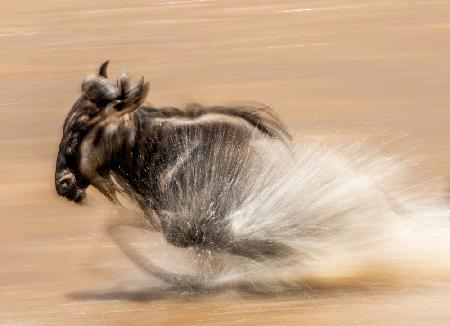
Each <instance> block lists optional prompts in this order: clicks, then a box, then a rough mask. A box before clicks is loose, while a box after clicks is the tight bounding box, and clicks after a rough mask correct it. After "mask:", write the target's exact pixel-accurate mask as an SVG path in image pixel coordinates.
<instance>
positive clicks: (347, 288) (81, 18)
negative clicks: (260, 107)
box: [0, 0, 450, 326]
mask: <svg viewBox="0 0 450 326" xmlns="http://www.w3.org/2000/svg"><path fill="white" fill-rule="evenodd" d="M0 9H1V10H0V59H1V60H0V78H1V79H0V262H1V265H0V266H1V267H0V293H1V296H0V325H62V324H64V325H67V326H68V325H80V324H84V325H149V324H152V325H155V324H156V325H157V324H172V325H184V324H186V325H187V324H193V323H197V324H203V325H212V324H224V325H229V324H244V325H245V324H247V325H253V324H266V325H273V324H300V323H303V324H307V325H308V324H314V325H321V324H333V325H353V324H354V325H361V324H363V325H380V324H382V325H448V324H449V323H450V310H449V309H448V302H449V299H450V288H449V285H448V284H447V283H442V282H440V281H439V280H440V278H437V279H436V281H429V280H427V281H426V282H424V281H423V280H420V278H418V279H417V280H416V282H414V281H411V282H408V283H407V284H406V285H405V284H403V285H402V286H393V285H391V284H383V282H381V284H380V282H379V280H373V283H377V284H376V285H373V284H371V283H370V282H369V283H366V284H359V283H356V284H355V283H352V282H348V283H345V284H341V285H339V286H333V287H330V286H328V287H325V288H321V289H308V290H305V291H303V292H298V293H290V294H285V295H278V296H262V295H256V294H254V293H252V294H250V293H241V292H220V293H200V294H199V293H196V294H192V293H186V292H183V291H174V290H168V289H164V288H162V287H161V285H160V284H157V283H155V282H154V281H152V280H149V279H147V278H146V276H145V275H142V274H140V273H139V272H138V271H136V269H135V267H134V266H133V265H131V264H130V263H129V262H128V261H127V260H126V259H125V258H123V257H122V256H121V254H120V253H119V252H118V250H117V249H116V247H115V246H114V245H113V244H112V243H111V242H110V240H109V239H108V238H107V237H106V236H105V235H104V231H103V224H104V221H105V220H106V219H108V217H109V216H110V215H111V214H112V212H113V209H112V207H111V205H110V204H109V203H108V202H107V201H106V200H104V199H103V198H102V197H100V196H99V195H97V194H96V192H95V191H94V190H90V193H89V195H91V196H90V197H91V199H90V201H89V204H88V205H87V206H84V207H79V206H76V205H74V204H71V203H69V202H67V201H65V200H64V199H61V198H58V197H57V196H56V194H55V191H54V189H53V173H54V159H55V155H56V151H57V144H58V142H59V137H60V135H61V126H62V122H63V119H64V117H65V115H66V113H67V111H68V110H69V108H70V106H71V104H72V103H73V101H74V100H75V99H76V98H77V96H78V94H79V87H80V82H81V80H82V78H83V77H84V76H85V75H87V74H89V73H92V72H94V71H95V69H96V68H97V66H98V64H99V63H100V62H102V61H104V60H105V59H110V60H111V69H112V70H111V75H112V76H115V75H118V74H119V73H120V72H121V71H122V70H124V69H125V70H127V71H129V73H130V75H131V76H135V78H136V79H137V78H138V77H140V76H141V75H144V76H145V77H146V78H147V79H148V80H150V81H151V91H150V96H149V98H148V99H149V101H150V102H151V103H152V104H153V105H169V104H170V105H180V104H182V103H186V102H191V101H198V102H201V103H204V104H215V103H224V102H227V101H233V100H256V101H259V102H263V103H266V104H269V105H271V106H273V107H274V108H275V109H276V110H277V111H278V112H279V114H280V115H281V117H282V118H283V119H284V120H285V121H287V122H288V124H289V125H290V126H291V127H292V128H293V129H298V130H302V128H303V127H305V126H307V127H308V128H309V127H310V126H311V125H313V126H314V128H315V129H316V130H326V131H329V130H332V131H335V132H336V133H337V134H342V133H344V134H345V133H348V132H349V131H354V130H356V131H357V133H358V134H364V133H365V132H367V133H371V134H373V133H375V134H376V133H379V134H382V135H383V137H388V138H389V137H391V135H392V137H404V135H407V136H408V137H410V139H411V140H410V142H411V144H413V145H414V146H417V148H420V151H421V153H423V154H424V156H426V157H428V159H427V162H428V166H427V168H429V169H430V170H432V171H433V173H435V174H436V175H442V176H444V177H449V176H450V151H449V150H448V141H449V140H450V92H449V90H450V77H449V68H450V64H449V60H448V58H449V55H450V18H449V17H450V3H449V2H448V1H439V0H427V1H413V0H406V1H393V0H391V1H369V0H364V1H351V0H339V1H334V0H323V1H322V0H321V1H309V0H305V1H288V0H281V1H261V0H258V1H257V0H255V1H249V0H244V1H233V0H228V1H224V0H221V1H213V0H180V1H178V0H175V1H143V0H129V1H126V2H122V1H115V0H108V1H106V0H105V1H103V0H102V1H57V0H53V1H49V0H40V1H33V2H32V1H20V0H3V1H2V2H1V4H0ZM375 281H377V282H375ZM387 283H389V282H387Z"/></svg>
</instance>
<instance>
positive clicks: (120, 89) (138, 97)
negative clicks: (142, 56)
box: [55, 61, 148, 203]
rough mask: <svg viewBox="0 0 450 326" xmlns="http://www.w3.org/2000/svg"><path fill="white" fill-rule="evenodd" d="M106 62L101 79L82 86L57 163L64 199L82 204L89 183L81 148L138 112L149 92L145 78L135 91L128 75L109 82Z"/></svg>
mask: <svg viewBox="0 0 450 326" xmlns="http://www.w3.org/2000/svg"><path fill="white" fill-rule="evenodd" d="M108 63H109V61H106V62H104V63H103V64H102V65H101V66H100V69H99V72H98V74H97V75H93V76H89V77H88V78H86V79H85V80H84V81H83V83H82V85H81V96H80V97H79V99H78V100H77V101H76V102H75V104H74V105H73V107H72V109H71V110H70V112H69V114H68V115H67V117H66V120H65V122H64V128H63V136H62V139H61V142H60V144H59V152H58V156H57V160H56V172H55V186H56V191H57V193H58V194H59V195H60V196H64V197H66V198H67V199H69V200H72V201H74V202H78V203H79V202H81V201H82V200H83V199H84V197H85V192H86V191H85V189H86V188H87V187H88V186H89V180H88V179H87V178H86V177H85V176H83V175H82V173H81V172H80V169H79V164H80V160H81V157H80V144H81V143H82V141H83V139H84V137H85V136H86V135H87V134H88V133H89V132H90V131H91V130H92V129H93V128H95V126H96V125H97V124H99V123H102V122H104V121H106V119H108V118H109V117H111V116H114V115H116V116H120V115H123V114H126V113H128V112H131V111H132V110H134V109H136V108H138V107H139V106H140V105H141V104H142V102H143V101H144V99H145V96H146V95H147V92H148V83H144V79H143V78H142V79H141V80H140V82H139V83H138V84H137V85H135V86H134V87H130V86H129V82H128V78H127V76H126V75H125V74H124V75H122V76H121V77H120V78H118V79H117V83H116V84H113V83H111V82H109V81H108V76H107V72H106V70H107V66H108Z"/></svg>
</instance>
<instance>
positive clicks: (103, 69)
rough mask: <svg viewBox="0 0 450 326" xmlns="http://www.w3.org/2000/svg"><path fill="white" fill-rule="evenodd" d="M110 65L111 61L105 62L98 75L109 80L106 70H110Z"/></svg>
mask: <svg viewBox="0 0 450 326" xmlns="http://www.w3.org/2000/svg"><path fill="white" fill-rule="evenodd" d="M108 63H109V60H106V61H105V62H103V63H102V65H101V66H100V69H99V70H98V74H99V75H100V76H102V77H105V78H108V74H107V72H106V69H107V68H108Z"/></svg>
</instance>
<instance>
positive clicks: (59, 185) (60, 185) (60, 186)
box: [56, 171, 77, 196]
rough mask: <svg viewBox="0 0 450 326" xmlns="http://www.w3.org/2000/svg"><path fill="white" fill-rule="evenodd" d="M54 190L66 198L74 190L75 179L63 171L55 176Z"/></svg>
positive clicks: (69, 173) (71, 174)
mask: <svg viewBox="0 0 450 326" xmlns="http://www.w3.org/2000/svg"><path fill="white" fill-rule="evenodd" d="M56 180H57V182H56V190H57V192H58V194H60V195H61V196H67V194H69V193H70V192H74V191H75V190H76V188H77V187H76V179H75V176H74V175H73V173H71V172H68V171H64V172H62V173H60V174H59V175H58V176H57V179H56Z"/></svg>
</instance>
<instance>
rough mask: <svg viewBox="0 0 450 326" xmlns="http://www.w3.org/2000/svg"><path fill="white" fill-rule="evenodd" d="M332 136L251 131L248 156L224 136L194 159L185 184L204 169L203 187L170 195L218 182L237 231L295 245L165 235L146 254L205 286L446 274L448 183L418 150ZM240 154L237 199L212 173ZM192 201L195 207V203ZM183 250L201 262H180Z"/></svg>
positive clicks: (197, 197)
mask: <svg viewBox="0 0 450 326" xmlns="http://www.w3.org/2000/svg"><path fill="white" fill-rule="evenodd" d="M326 139H327V138H326V137H325V138H324V137H298V138H297V141H296V143H295V145H294V146H293V148H290V149H288V148H286V147H285V146H283V145H280V144H279V143H277V142H273V141H268V140H263V139H260V138H256V137H255V140H254V141H253V143H252V146H251V148H252V151H251V153H252V155H253V158H252V159H250V160H248V155H247V154H248V153H247V152H246V154H245V155H242V156H239V155H238V156H236V153H235V152H236V150H243V149H236V148H233V147H232V144H231V145H230V146H225V147H224V146H220V147H218V149H217V151H218V152H217V153H216V154H217V155H216V156H215V155H212V156H211V157H210V159H209V160H206V163H205V164H199V165H198V166H195V167H192V166H191V167H189V169H190V172H189V173H190V174H191V177H192V180H193V181H192V182H193V183H189V182H187V183H185V186H186V185H188V186H189V184H195V183H196V182H198V180H200V179H201V180H202V182H203V183H204V182H205V181H204V180H205V175H206V176H208V178H207V179H208V180H209V181H208V182H207V183H206V184H203V188H202V189H203V190H201V191H198V189H199V187H198V185H197V186H196V187H194V188H195V189H197V192H183V196H184V197H187V198H182V199H181V198H173V200H174V205H175V204H176V203H175V201H176V202H177V204H179V203H180V201H182V202H184V203H186V202H188V203H189V202H192V203H193V204H195V203H202V204H204V201H205V200H206V201H208V200H211V199H210V197H208V196H209V195H208V194H210V193H212V192H213V193H217V192H216V191H212V189H217V188H220V189H222V192H221V201H222V205H230V206H232V207H233V209H232V210H231V211H230V212H229V213H228V214H227V216H226V221H227V222H228V223H229V225H230V227H231V231H232V234H233V235H234V237H235V240H236V241H240V240H247V239H254V240H262V241H268V242H271V243H279V244H282V245H283V246H285V247H286V248H289V254H287V255H281V256H279V257H272V258H267V259H256V260H255V259H251V258H245V257H242V256H239V255H234V254H229V253H223V252H215V251H214V250H206V249H192V248H191V249H174V248H172V249H170V248H169V247H170V246H168V245H167V244H166V243H164V241H163V240H161V241H159V242H158V244H157V245H154V246H153V248H152V249H148V248H147V249H145V252H146V254H145V256H146V258H145V259H148V260H152V261H153V262H154V263H155V264H162V265H163V266H165V267H164V268H166V269H172V270H171V271H170V272H171V273H175V274H176V273H180V274H186V273H187V271H189V272H188V273H191V276H192V277H193V278H195V279H196V280H197V281H198V282H199V283H201V284H203V285H205V286H233V285H239V286H242V285H244V286H249V287H252V288H254V289H259V288H261V289H264V290H280V289H285V288H298V287H308V286H311V285H321V286H322V285H330V284H333V285H342V284H350V285H351V284H362V283H364V282H367V283H377V282H381V283H385V282H389V283H390V282H396V283H399V282H400V283H402V282H417V280H418V279H422V280H431V279H438V280H440V281H448V280H449V278H448V275H450V274H449V272H450V259H449V258H448V253H449V252H450V251H449V250H450V205H449V203H448V199H447V198H446V194H445V191H444V190H443V189H444V188H445V184H443V183H442V181H440V180H438V179H437V178H432V177H430V176H429V174H426V173H424V172H423V171H421V168H420V164H417V162H418V159H417V156H415V155H412V154H408V153H406V151H403V152H402V151H399V149H400V148H401V145H400V146H397V148H396V149H395V150H394V151H393V152H394V153H392V152H391V153H389V151H375V150H369V148H370V146H369V145H368V144H367V143H366V142H364V141H359V142H356V143H355V142H354V141H353V142H351V141H346V140H342V138H341V139H340V140H338V141H336V140H335V141H333V142H332V143H331V142H327V141H326ZM219 151H220V152H219ZM244 151H245V150H244ZM216 157H217V158H216ZM236 157H238V158H239V157H243V158H245V160H246V161H245V162H240V164H241V165H245V166H247V167H249V166H250V167H251V168H249V169H239V171H237V170H236V171H235V172H236V173H232V175H233V178H234V179H236V178H237V179H239V178H240V179H239V180H241V181H239V182H238V183H237V186H236V185H235V186H234V188H233V187H231V189H234V191H236V190H238V191H239V192H242V193H245V200H244V201H243V202H239V203H238V204H236V203H233V200H235V198H236V194H235V193H232V192H228V189H229V187H227V185H224V184H220V182H223V180H224V178H223V176H217V177H215V176H214V174H220V171H227V173H230V166H229V165H226V164H225V165H226V168H225V166H224V162H227V158H229V159H230V162H231V161H232V158H233V159H236ZM232 166H233V167H236V166H239V164H238V165H236V164H234V163H233V165H232ZM231 172H233V171H231ZM242 173H245V174H246V175H245V177H242V176H240V175H239V174H242ZM196 176H198V178H197V177H196ZM242 180H244V181H242ZM232 181H233V180H231V182H232ZM237 197H239V198H240V200H241V197H242V196H237ZM182 206H183V208H182V210H181V211H180V210H178V211H177V218H178V219H181V222H182V223H187V224H189V223H195V221H196V218H197V216H195V217H194V216H190V214H191V210H190V208H189V207H190V206H189V205H182ZM193 211H195V212H196V213H195V214H197V215H198V209H195V210H193ZM181 230H182V229H181ZM130 237H132V236H130ZM128 239H130V238H128ZM158 246H159V247H158ZM161 246H163V247H164V248H165V249H161V248H162V247H161ZM157 247H158V248H159V249H158V248H157ZM136 248H137V247H136ZM136 250H138V249H136ZM175 252H177V254H176V255H175V254H173V253H175ZM180 252H181V255H182V256H183V255H184V259H185V262H187V261H190V262H191V263H192V262H194V265H195V267H192V266H189V267H188V266H187V265H189V264H187V263H185V264H183V263H180V262H181V261H182V260H180V259H181V258H180ZM171 257H172V258H173V259H174V260H175V262H174V261H172V262H170V261H171V259H172V258H171ZM175 257H176V258H175ZM168 266H170V267H168ZM181 282H182V281H181Z"/></svg>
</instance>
